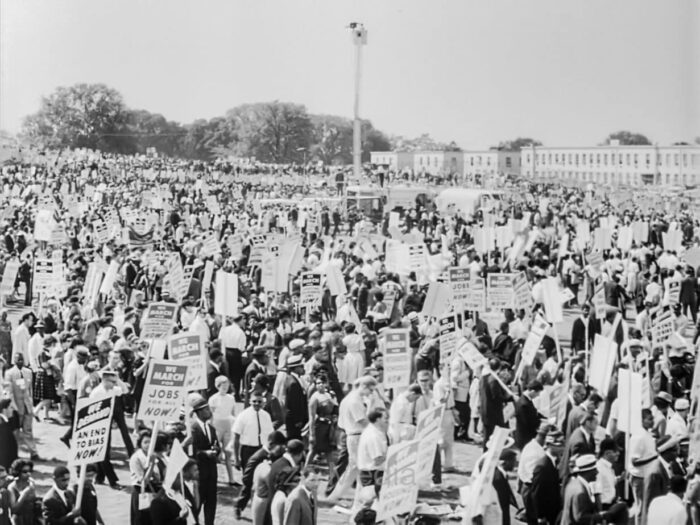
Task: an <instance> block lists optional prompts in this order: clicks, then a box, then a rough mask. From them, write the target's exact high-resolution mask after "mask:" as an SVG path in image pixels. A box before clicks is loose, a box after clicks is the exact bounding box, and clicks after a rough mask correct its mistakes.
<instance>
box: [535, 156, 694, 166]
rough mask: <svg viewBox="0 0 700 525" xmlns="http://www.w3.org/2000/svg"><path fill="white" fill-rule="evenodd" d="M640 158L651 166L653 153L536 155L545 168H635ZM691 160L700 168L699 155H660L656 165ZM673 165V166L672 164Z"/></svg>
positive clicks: (674, 164)
mask: <svg viewBox="0 0 700 525" xmlns="http://www.w3.org/2000/svg"><path fill="white" fill-rule="evenodd" d="M640 157H641V158H643V161H644V164H645V165H646V166H650V165H651V162H652V160H651V159H652V154H651V153H645V154H640V153H624V154H623V153H619V154H615V153H580V154H579V153H561V154H560V153H536V154H535V158H536V161H537V164H541V165H543V166H546V165H561V164H568V165H573V166H579V165H581V166H587V165H589V166H593V165H597V166H601V165H602V166H608V165H611V166H614V165H615V163H616V162H617V163H618V165H620V166H632V165H634V166H635V167H636V166H638V165H639V162H640V160H641V159H640ZM689 159H690V165H691V166H700V155H698V154H697V153H693V154H690V155H689V154H687V153H683V154H682V155H680V154H678V153H665V154H663V153H660V154H658V155H656V165H657V166H671V165H673V166H678V163H679V160H682V162H683V166H685V167H687V166H688V160H689ZM531 160H532V157H531V154H530V153H526V154H525V162H526V164H530V162H531ZM672 163H673V164H672Z"/></svg>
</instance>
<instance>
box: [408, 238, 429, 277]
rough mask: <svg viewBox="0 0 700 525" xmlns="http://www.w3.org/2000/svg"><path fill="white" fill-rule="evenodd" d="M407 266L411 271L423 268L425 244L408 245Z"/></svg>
mask: <svg viewBox="0 0 700 525" xmlns="http://www.w3.org/2000/svg"><path fill="white" fill-rule="evenodd" d="M408 266H409V268H410V269H411V271H413V272H418V271H420V270H422V269H424V268H425V244H423V243H420V244H409V245H408Z"/></svg>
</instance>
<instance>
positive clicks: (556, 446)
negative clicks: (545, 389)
mask: <svg viewBox="0 0 700 525" xmlns="http://www.w3.org/2000/svg"><path fill="white" fill-rule="evenodd" d="M563 449H564V436H563V435H562V433H561V432H560V431H559V430H557V429H555V428H552V429H551V430H550V431H549V432H548V433H547V437H546V438H545V441H544V452H545V453H544V456H542V457H541V458H540V459H538V460H537V462H536V463H535V466H534V469H533V471H532V481H531V483H530V486H529V488H527V489H526V490H524V491H523V501H524V503H525V512H526V515H527V522H528V523H533V524H535V523H536V524H543V525H554V524H555V523H556V522H557V518H558V517H559V513H560V512H561V509H562V500H561V479H560V478H559V471H558V470H557V462H558V461H560V458H561V455H562V452H563Z"/></svg>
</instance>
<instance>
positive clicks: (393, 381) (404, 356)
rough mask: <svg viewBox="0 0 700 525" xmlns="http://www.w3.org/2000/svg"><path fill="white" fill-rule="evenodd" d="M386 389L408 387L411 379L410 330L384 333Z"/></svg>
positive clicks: (394, 330) (398, 329) (403, 329)
mask: <svg viewBox="0 0 700 525" xmlns="http://www.w3.org/2000/svg"><path fill="white" fill-rule="evenodd" d="M384 337H385V346H384V388H403V387H407V386H408V384H409V382H410V379H411V358H412V357H411V356H412V354H411V348H410V346H409V341H410V340H409V336H408V329H405V328H397V329H391V330H387V331H386V332H384Z"/></svg>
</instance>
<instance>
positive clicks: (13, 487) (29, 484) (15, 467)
mask: <svg viewBox="0 0 700 525" xmlns="http://www.w3.org/2000/svg"><path fill="white" fill-rule="evenodd" d="M10 470H11V472H12V475H13V476H14V477H15V480H14V481H13V482H12V483H10V486H9V487H8V488H7V490H8V492H9V493H10V508H11V509H12V524H13V525H35V524H36V523H39V520H40V517H41V516H40V509H39V508H37V507H38V504H39V503H40V500H39V499H37V496H36V489H35V487H34V480H33V479H32V471H33V470H34V463H32V462H31V461H29V460H28V459H16V460H15V461H13V462H12V466H11V467H10Z"/></svg>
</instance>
